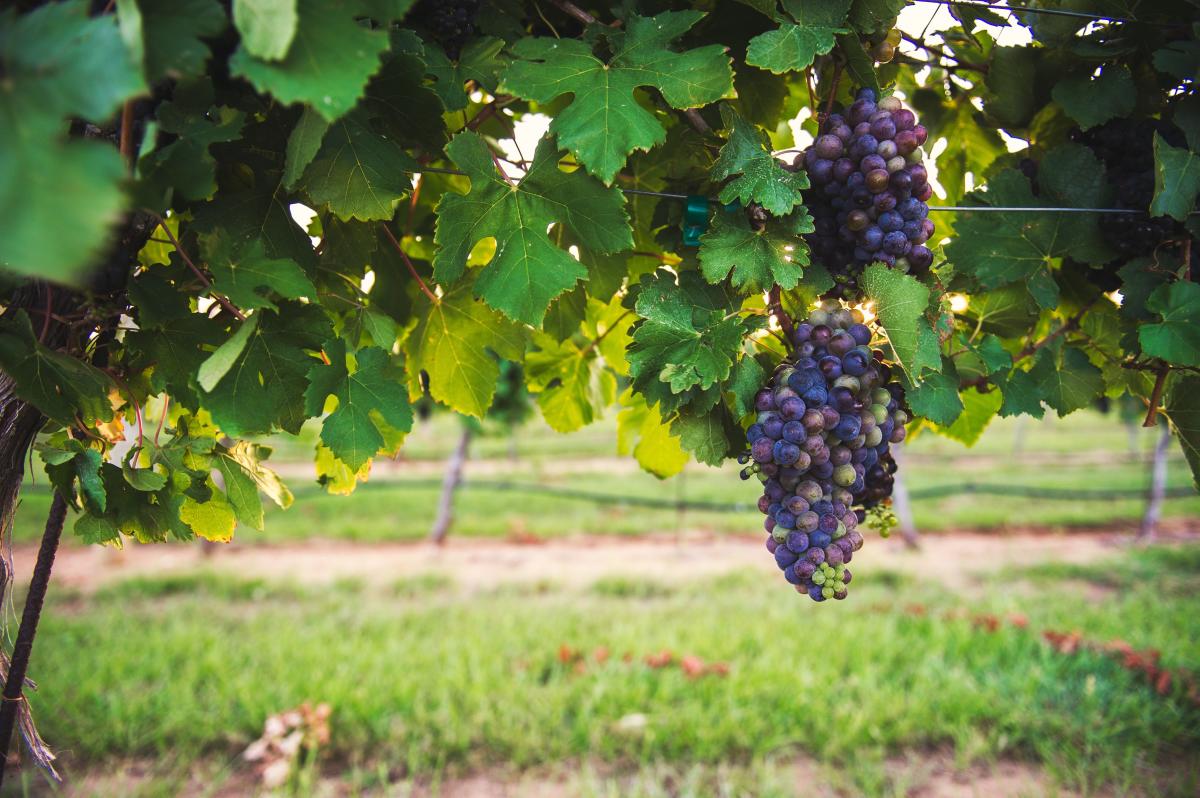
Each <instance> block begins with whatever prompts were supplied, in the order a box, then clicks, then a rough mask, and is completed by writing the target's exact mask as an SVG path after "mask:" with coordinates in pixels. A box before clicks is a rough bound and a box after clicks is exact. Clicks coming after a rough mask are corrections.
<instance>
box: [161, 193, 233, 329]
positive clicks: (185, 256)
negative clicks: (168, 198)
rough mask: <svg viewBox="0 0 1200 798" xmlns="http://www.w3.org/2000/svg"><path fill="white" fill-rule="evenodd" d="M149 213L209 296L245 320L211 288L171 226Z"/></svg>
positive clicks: (205, 276)
mask: <svg viewBox="0 0 1200 798" xmlns="http://www.w3.org/2000/svg"><path fill="white" fill-rule="evenodd" d="M150 215H151V216H153V217H154V218H155V219H157V220H158V226H159V227H161V228H162V229H163V232H164V233H166V234H167V238H169V239H171V244H172V245H173V246H174V247H175V251H176V252H178V253H179V257H181V258H183V262H184V263H186V264H187V265H188V268H190V269H191V270H192V272H193V273H194V274H195V275H196V277H197V278H199V280H200V282H201V283H203V284H204V287H205V288H207V289H208V293H209V296H211V297H212V298H213V300H214V301H215V302H216V303H217V304H219V305H220V306H221V307H223V308H225V309H226V310H228V311H229V312H230V313H231V314H233V317H234V318H235V319H237V320H238V321H245V320H246V314H245V313H242V312H241V311H240V310H238V309H237V308H235V307H234V306H233V303H232V302H230V301H229V300H228V299H226V298H225V297H223V296H221V295H220V294H219V293H217V292H216V291H214V290H212V280H210V279H208V276H207V275H206V274H205V273H204V272H202V271H200V267H199V266H197V265H196V262H195V261H194V260H192V258H191V256H189V255H188V254H187V252H186V251H185V250H184V248H183V245H182V244H180V243H179V239H178V238H176V237H175V234H174V233H172V232H171V228H170V227H167V222H166V220H165V219H163V218H162V217H161V216H159V215H158V214H157V213H155V212H154V211H150Z"/></svg>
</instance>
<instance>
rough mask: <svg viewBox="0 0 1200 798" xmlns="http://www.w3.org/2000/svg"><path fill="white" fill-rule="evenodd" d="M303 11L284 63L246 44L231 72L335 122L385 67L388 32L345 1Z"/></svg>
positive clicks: (309, 2)
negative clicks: (373, 26) (367, 21)
mask: <svg viewBox="0 0 1200 798" xmlns="http://www.w3.org/2000/svg"><path fill="white" fill-rule="evenodd" d="M298 13H299V22H298V24H297V27H296V35H295V38H294V39H293V41H292V43H291V46H290V47H289V48H288V50H287V55H286V56H285V57H284V58H283V59H282V60H279V61H264V60H262V59H260V58H256V57H255V56H254V55H252V54H251V53H250V51H249V50H248V49H247V48H246V45H245V44H242V45H240V46H239V47H238V49H237V51H236V52H234V54H233V56H232V57H230V59H229V69H230V71H231V72H232V73H233V74H234V75H237V76H238V77H243V78H246V79H247V80H249V81H250V82H251V83H252V84H254V87H255V88H256V89H258V90H259V91H263V92H267V93H270V94H272V95H274V96H275V97H276V98H277V99H278V100H279V101H280V102H283V103H297V102H302V103H307V104H308V105H310V106H312V107H313V108H314V109H315V110H316V111H317V112H318V113H319V114H321V115H322V116H323V117H325V118H326V119H328V120H329V121H330V122H332V121H334V120H335V119H338V118H339V117H341V116H343V115H345V114H346V113H348V112H349V111H350V109H351V108H353V107H354V105H355V103H356V102H358V98H359V97H361V96H362V93H363V90H364V89H365V88H366V84H367V80H368V79H369V78H370V77H371V75H373V74H375V71H376V70H377V69H379V58H380V55H381V54H382V53H383V51H384V50H386V49H387V47H388V36H387V32H386V31H384V30H372V29H371V28H369V27H366V26H365V25H360V24H359V23H358V22H357V21H356V20H355V16H356V13H355V9H354V7H353V6H352V5H350V4H347V3H343V2H339V0H299V2H298Z"/></svg>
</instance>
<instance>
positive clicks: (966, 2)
mask: <svg viewBox="0 0 1200 798" xmlns="http://www.w3.org/2000/svg"><path fill="white" fill-rule="evenodd" d="M913 2H915V3H931V4H933V5H939V6H964V7H967V8H970V7H972V6H974V7H976V8H990V9H994V10H996V11H1012V12H1022V13H1029V14H1044V15H1046V16H1050V17H1074V18H1075V19H1087V20H1092V21H1095V22H1129V23H1140V24H1142V25H1158V26H1162V27H1170V26H1171V24H1172V23H1169V22H1148V21H1146V20H1141V19H1133V18H1132V17H1113V16H1109V15H1107V14H1094V13H1092V12H1090V11H1071V10H1069V9H1064V8H1035V7H1033V6H1012V5H1002V4H1000V3H981V2H976V0H913Z"/></svg>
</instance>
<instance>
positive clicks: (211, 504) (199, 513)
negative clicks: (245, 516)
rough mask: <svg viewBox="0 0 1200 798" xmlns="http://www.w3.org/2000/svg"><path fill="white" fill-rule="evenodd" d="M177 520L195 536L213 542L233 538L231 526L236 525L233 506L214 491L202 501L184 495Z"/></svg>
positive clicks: (221, 541)
mask: <svg viewBox="0 0 1200 798" xmlns="http://www.w3.org/2000/svg"><path fill="white" fill-rule="evenodd" d="M179 520H180V521H182V522H183V523H184V524H186V525H187V526H188V527H189V528H190V529H191V530H192V532H193V533H195V535H196V536H197V537H201V538H204V539H205V540H211V541H213V542H214V543H228V542H229V541H230V540H233V528H234V527H235V526H236V525H237V516H236V515H235V514H234V511H233V507H231V506H230V504H229V502H228V501H227V500H226V499H225V497H224V496H222V495H221V494H220V493H214V494H213V495H212V496H210V497H209V499H208V501H204V502H200V501H196V500H195V499H193V498H192V497H191V496H187V497H185V498H184V500H183V503H182V505H181V506H180V508H179Z"/></svg>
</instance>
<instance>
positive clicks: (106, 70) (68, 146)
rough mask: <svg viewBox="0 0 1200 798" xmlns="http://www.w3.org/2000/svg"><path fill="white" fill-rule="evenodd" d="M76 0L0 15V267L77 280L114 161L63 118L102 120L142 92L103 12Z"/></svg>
mask: <svg viewBox="0 0 1200 798" xmlns="http://www.w3.org/2000/svg"><path fill="white" fill-rule="evenodd" d="M88 6H89V4H88V3H87V2H84V0H74V1H73V2H65V3H48V4H45V5H43V6H42V7H41V8H38V9H35V10H34V11H31V12H29V13H28V14H24V15H19V16H18V15H17V14H16V11H15V9H14V8H12V7H11V4H10V6H9V7H8V8H6V9H5V10H4V11H0V64H2V65H3V66H2V71H3V75H4V77H3V83H4V87H3V89H2V90H0V130H3V131H4V135H5V139H4V146H2V147H0V267H3V268H5V269H9V270H12V271H16V272H21V273H23V274H33V275H37V276H38V277H41V278H44V279H49V280H57V281H64V282H74V281H76V280H78V279H79V278H80V277H81V276H82V273H83V271H84V269H85V268H86V267H87V266H88V265H89V262H90V260H91V258H92V256H93V255H95V253H96V252H97V251H98V250H99V248H100V246H101V245H102V244H103V243H104V237H105V234H106V233H107V231H108V229H109V227H110V225H111V224H112V223H113V222H114V221H116V219H117V218H118V216H119V214H120V212H121V210H122V207H123V205H124V202H123V197H122V194H121V189H120V181H121V180H122V179H123V177H124V168H123V167H122V165H121V159H120V157H119V155H118V154H117V151H116V149H115V148H114V147H112V146H111V145H109V144H108V143H107V142H100V141H78V140H76V141H68V140H67V139H66V136H65V133H66V130H67V126H66V125H65V124H64V123H63V120H64V118H66V117H72V118H82V119H88V120H95V121H97V122H103V121H105V120H107V119H108V118H109V117H110V116H111V115H112V114H113V113H114V112H115V111H116V110H117V108H118V107H119V106H120V104H121V103H122V102H123V101H124V100H125V99H127V98H128V97H130V96H132V95H134V94H137V93H139V92H141V91H144V90H145V84H144V82H143V80H142V77H141V73H140V70H139V69H138V67H137V65H136V64H135V62H134V59H133V56H132V54H131V53H130V52H129V50H128V49H127V48H126V46H125V44H124V42H123V41H122V38H121V34H120V32H119V31H118V27H117V23H116V20H115V18H114V17H113V16H112V15H105V16H98V17H95V18H92V17H90V16H89V11H88Z"/></svg>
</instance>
